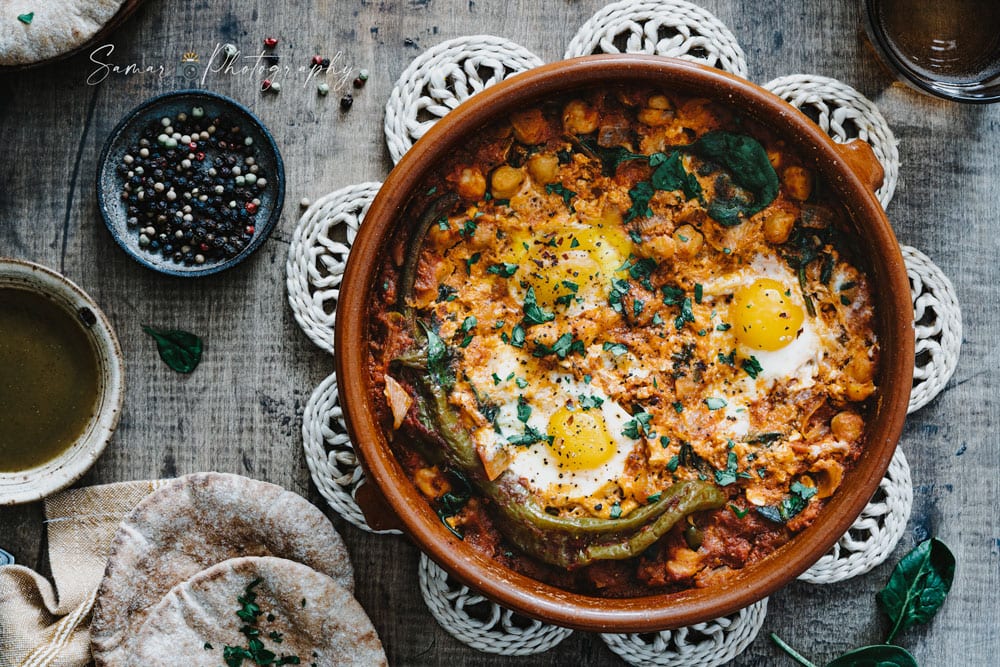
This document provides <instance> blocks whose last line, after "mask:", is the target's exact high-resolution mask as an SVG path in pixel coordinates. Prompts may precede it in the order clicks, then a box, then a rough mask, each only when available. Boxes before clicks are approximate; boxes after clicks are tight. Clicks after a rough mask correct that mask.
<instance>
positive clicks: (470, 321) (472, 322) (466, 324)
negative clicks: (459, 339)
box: [462, 315, 479, 333]
mask: <svg viewBox="0 0 1000 667" xmlns="http://www.w3.org/2000/svg"><path fill="white" fill-rule="evenodd" d="M478 323H479V322H478V321H477V320H476V316H475V315H469V316H468V317H466V318H465V320H463V321H462V333H469V332H470V331H472V329H473V328H474V327H475V326H476V325H477V324H478Z"/></svg>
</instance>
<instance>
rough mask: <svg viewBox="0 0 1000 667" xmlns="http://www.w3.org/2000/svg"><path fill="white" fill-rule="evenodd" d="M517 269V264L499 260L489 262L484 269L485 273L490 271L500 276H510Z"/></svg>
mask: <svg viewBox="0 0 1000 667" xmlns="http://www.w3.org/2000/svg"><path fill="white" fill-rule="evenodd" d="M517 269H518V265H517V264H510V263H508V262H501V263H500V264H491V265H490V266H489V268H487V269H486V273H492V274H494V275H497V276H500V277H501V278H510V277H511V276H512V275H514V274H515V273H517Z"/></svg>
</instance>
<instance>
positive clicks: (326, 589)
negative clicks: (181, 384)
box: [91, 473, 386, 667]
mask: <svg viewBox="0 0 1000 667" xmlns="http://www.w3.org/2000/svg"><path fill="white" fill-rule="evenodd" d="M353 589H354V574H353V569H352V568H351V563H350V560H349V558H348V554H347V550H346V549H345V547H344V543H343V540H342V539H341V537H340V535H338V534H337V532H336V531H335V530H334V528H333V526H332V525H331V524H330V522H329V521H328V520H327V518H326V517H325V516H324V515H323V513H322V512H320V510H319V509H317V508H316V507H314V506H313V505H311V504H310V503H308V502H307V501H306V500H304V499H303V498H301V497H300V496H298V495H296V494H294V493H290V492H288V491H285V490H284V489H282V488H281V487H279V486H275V485H273V484H267V483H265V482H258V481H254V480H251V479H247V478H245V477H240V476H238V475H227V474H222V473H198V474H194V475H188V476H186V477H181V478H179V479H177V480H175V481H174V482H172V483H171V484H169V485H167V486H165V487H163V488H162V489H160V490H159V491H157V492H155V493H153V494H152V495H150V496H149V497H147V498H146V499H145V500H143V501H142V502H141V503H140V504H139V505H138V506H137V507H136V508H135V510H134V511H133V512H132V513H131V514H130V515H129V516H128V517H127V518H126V519H125V520H124V521H123V522H122V524H121V526H120V527H119V529H118V533H117V535H116V536H115V539H114V542H113V543H112V545H111V552H110V556H109V560H108V566H107V569H106V571H105V574H104V579H103V581H102V582H101V587H100V589H99V591H98V596H97V602H96V604H95V606H94V619H93V623H92V624H91V649H92V652H93V656H94V660H95V661H96V663H97V665H98V666H99V667H133V666H135V667H138V666H140V665H141V666H142V667H154V666H156V665H164V666H166V665H177V664H184V665H205V666H206V667H218V666H219V665H223V664H231V663H229V661H228V660H227V658H230V657H231V656H234V655H235V656H242V657H243V658H245V660H246V661H247V662H246V664H248V665H254V664H302V665H316V666H317V667H323V666H326V665H329V666H333V665H358V666H361V665H364V666H368V665H385V664H386V658H385V653H384V652H383V650H382V645H381V643H380V642H379V639H378V636H377V634H376V633H375V629H374V627H373V626H372V624H371V621H370V620H369V619H368V617H367V616H366V615H365V612H364V610H363V609H362V608H361V605H360V604H358V602H357V601H356V600H355V599H354V597H353V595H352V591H353ZM269 656H273V659H274V660H275V661H277V660H280V659H282V658H285V657H287V658H288V659H289V661H288V662H286V663H282V662H272V663H267V662H259V661H258V660H267V659H268V657H269ZM292 658H298V659H299V662H297V663H295V662H292V661H291V659H292ZM235 664H242V662H240V663H235Z"/></svg>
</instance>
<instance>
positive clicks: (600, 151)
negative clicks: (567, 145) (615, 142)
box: [580, 137, 649, 176]
mask: <svg viewBox="0 0 1000 667" xmlns="http://www.w3.org/2000/svg"><path fill="white" fill-rule="evenodd" d="M580 145H581V146H583V147H584V148H586V149H587V150H588V151H590V152H591V153H593V154H594V155H596V156H597V159H599V160H600V161H601V167H602V171H603V172H604V175H605V176H614V175H615V170H617V169H618V165H619V164H621V163H622V162H627V161H628V160H645V159H646V158H648V157H649V156H648V155H643V154H642V153H633V152H632V151H630V150H629V149H627V148H625V147H624V146H611V147H609V148H605V147H604V146H601V145H600V144H598V143H597V140H596V139H593V138H590V137H588V138H586V139H581V140H580Z"/></svg>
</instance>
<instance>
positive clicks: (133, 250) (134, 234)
mask: <svg viewBox="0 0 1000 667" xmlns="http://www.w3.org/2000/svg"><path fill="white" fill-rule="evenodd" d="M193 107H202V108H203V109H204V110H205V115H206V116H208V117H212V116H218V115H222V114H225V115H227V116H229V117H230V118H232V119H234V120H235V121H236V122H237V123H238V124H239V126H240V127H241V128H242V129H243V131H244V132H245V133H246V135H247V136H248V137H252V138H253V142H254V146H255V147H256V148H257V157H256V160H257V164H258V165H260V168H261V170H262V173H264V174H266V178H267V180H268V184H267V186H266V187H264V188H263V189H261V192H260V194H259V195H258V196H259V198H260V213H259V215H258V218H257V219H258V223H257V225H256V231H255V232H254V235H253V238H252V239H251V240H250V242H249V243H248V244H247V246H246V247H245V248H244V249H243V250H242V252H240V253H239V254H238V255H236V256H235V257H232V258H230V259H227V260H225V261H215V262H205V263H204V264H195V265H192V266H186V265H184V264H183V263H177V262H174V261H173V260H172V259H171V258H169V257H164V256H163V255H162V254H161V253H153V252H148V251H146V250H144V249H142V248H140V247H139V230H138V228H135V227H132V228H130V227H128V225H126V222H125V221H126V220H127V219H128V212H127V207H126V204H125V202H123V201H122V200H121V197H120V194H121V188H122V185H123V177H122V176H119V175H118V173H117V172H116V171H115V169H116V167H117V166H118V165H120V164H121V163H122V158H124V157H125V154H126V153H127V152H128V151H129V149H130V147H133V146H135V145H136V144H137V143H138V142H139V138H140V136H141V134H142V131H143V129H144V128H145V127H146V126H147V125H148V124H149V122H150V121H152V120H156V119H160V118H163V117H164V116H171V117H173V116H176V115H177V114H179V113H181V112H184V113H190V112H191V109H192V108H193ZM284 202H285V166H284V163H283V162H282V160H281V153H279V152H278V146H277V144H275V143H274V137H272V136H271V133H270V132H269V131H268V129H267V128H266V127H265V126H264V123H263V122H261V120H260V119H259V118H257V116H255V115H254V114H253V112H251V111H250V110H249V109H247V108H246V107H245V106H243V105H242V104H240V103H239V102H237V101H236V100H233V99H230V98H228V97H226V96H224V95H219V94H217V93H210V92H208V91H205V90H178V91H174V92H170V93H165V94H163V95H158V96H156V97H154V98H152V99H149V100H146V101H145V102H143V103H142V104H140V105H139V106H138V107H136V108H135V109H133V110H132V111H130V112H129V113H128V114H127V115H126V116H125V118H123V119H122V120H121V122H119V123H118V125H117V127H115V129H114V130H112V131H111V134H110V135H109V136H108V139H107V141H106V142H105V144H104V150H103V151H102V153H101V159H100V161H99V163H98V168H97V205H98V207H99V209H100V211H101V217H102V218H103V219H104V224H105V225H107V227H108V231H109V232H111V236H112V237H113V238H114V239H115V242H116V243H118V245H120V246H121V247H122V250H124V251H125V252H126V254H128V256H129V257H131V258H132V259H134V260H135V261H137V262H139V263H140V264H142V265H143V266H145V267H147V268H150V269H153V270H154V271H159V272H160V273H166V274H167V275H171V276H179V277H182V278H195V277H199V276H207V275H211V274H213V273H218V272H219V271H225V270H226V269H228V268H231V267H233V266H236V265H237V264H239V263H240V262H242V261H243V260H245V259H246V258H247V257H249V256H250V255H252V254H253V253H254V251H256V250H257V248H259V247H260V245H261V244H262V243H263V242H264V241H265V240H266V239H267V237H268V236H270V234H271V231H272V230H273V229H274V226H275V224H277V222H278V219H279V218H280V217H281V207H282V206H283V205H284Z"/></svg>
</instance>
